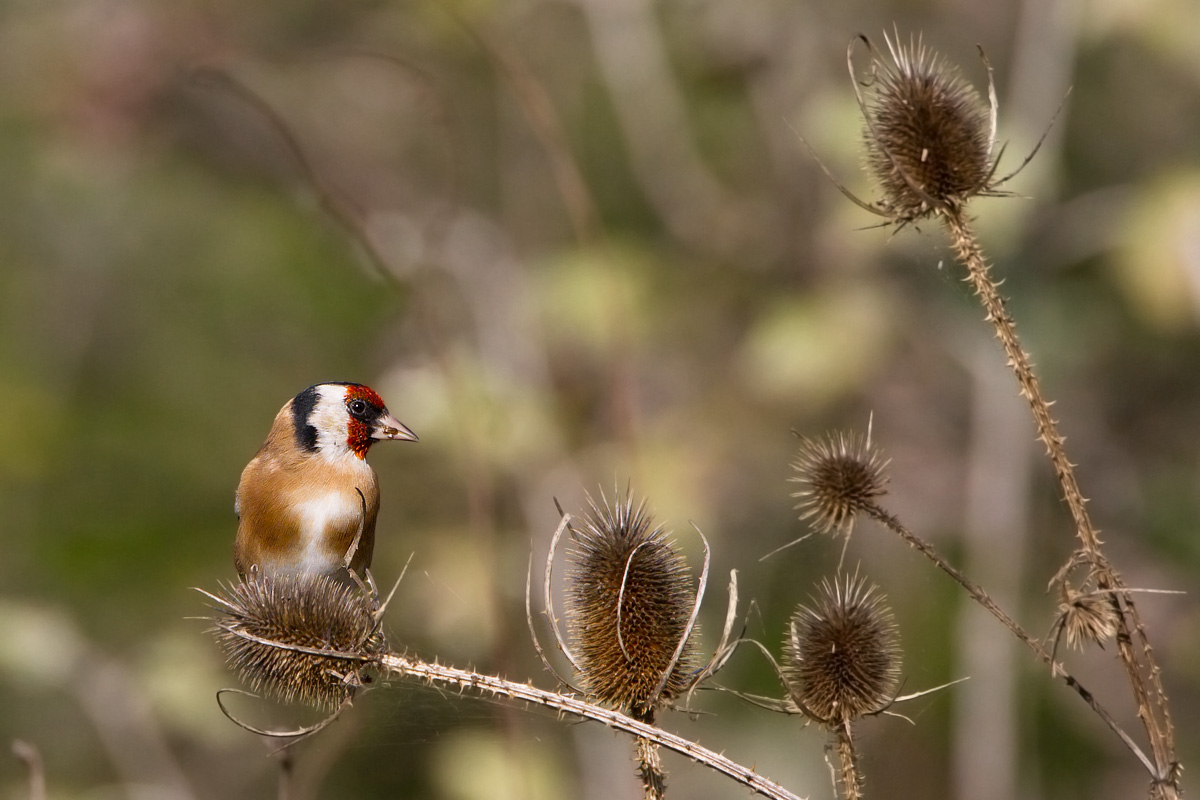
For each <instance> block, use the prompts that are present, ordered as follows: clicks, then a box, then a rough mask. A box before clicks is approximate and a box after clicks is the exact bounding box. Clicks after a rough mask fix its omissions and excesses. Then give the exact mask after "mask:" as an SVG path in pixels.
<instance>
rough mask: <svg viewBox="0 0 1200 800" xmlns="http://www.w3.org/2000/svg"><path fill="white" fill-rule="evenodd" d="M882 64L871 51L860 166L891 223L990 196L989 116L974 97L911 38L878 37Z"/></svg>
mask: <svg viewBox="0 0 1200 800" xmlns="http://www.w3.org/2000/svg"><path fill="white" fill-rule="evenodd" d="M885 39H886V41H887V48H888V53H889V55H890V56H891V58H890V59H889V58H886V57H884V56H883V55H882V54H880V53H879V52H877V51H875V50H873V49H872V50H871V78H870V79H868V80H869V81H870V83H869V85H868V87H867V92H866V97H865V99H863V101H862V102H863V109H862V110H863V115H864V117H865V122H866V124H865V127H864V131H863V136H864V139H865V141H866V148H867V154H866V165H867V171H868V172H869V173H870V175H871V177H873V178H874V179H875V181H876V182H877V183H878V184H879V187H880V189H881V191H882V193H883V199H882V202H881V204H880V205H881V206H882V208H883V210H884V211H885V212H886V213H887V214H888V215H889V216H891V217H892V218H893V220H894V221H897V222H908V221H914V220H918V219H922V218H924V217H929V216H932V215H934V214H936V213H938V212H940V211H943V210H958V209H961V208H962V207H963V206H964V205H965V204H966V202H967V201H968V200H970V199H971V198H972V197H974V196H976V195H978V194H982V193H987V192H988V191H989V190H990V188H991V187H990V183H991V180H992V175H993V172H994V170H995V164H994V162H993V160H992V147H993V143H994V142H993V136H994V133H993V130H992V115H991V111H990V110H989V108H988V106H987V105H985V104H984V102H983V100H982V99H981V98H980V96H979V93H978V92H976V91H975V89H974V88H973V87H972V86H971V85H970V84H968V83H967V82H966V81H965V80H963V78H962V77H961V76H960V75H959V73H958V72H957V70H955V69H954V67H952V66H951V65H949V64H947V63H946V62H945V61H944V60H943V59H942V58H941V57H940V56H938V55H937V54H936V53H934V52H933V51H931V50H928V49H926V47H925V45H924V44H923V43H922V42H921V41H920V39H917V40H916V41H911V40H910V42H909V44H908V46H907V47H905V46H903V45H901V44H900V43H899V41H893V40H892V39H890V38H887V37H886V36H885Z"/></svg>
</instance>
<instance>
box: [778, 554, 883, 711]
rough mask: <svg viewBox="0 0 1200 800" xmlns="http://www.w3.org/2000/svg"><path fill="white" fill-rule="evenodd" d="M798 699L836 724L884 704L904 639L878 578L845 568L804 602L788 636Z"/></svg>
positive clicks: (786, 673)
mask: <svg viewBox="0 0 1200 800" xmlns="http://www.w3.org/2000/svg"><path fill="white" fill-rule="evenodd" d="M782 671H783V677H784V681H785V682H786V684H787V691H788V695H789V698H790V699H791V701H792V702H793V703H794V704H795V705H796V706H797V708H799V709H800V710H801V711H802V712H803V713H804V714H806V715H808V716H810V717H811V718H813V719H815V720H816V721H817V722H820V723H822V724H823V725H826V726H827V727H830V728H838V727H839V726H841V725H843V724H845V723H847V722H850V721H851V720H854V719H857V718H858V717H861V716H863V715H864V714H872V713H875V712H878V711H881V710H883V709H884V708H886V707H887V706H888V704H889V703H891V702H892V699H893V695H894V693H895V691H896V687H897V683H898V681H899V677H900V643H899V638H898V636H897V633H896V623H895V621H894V619H893V618H892V612H891V609H889V608H888V607H887V600H886V598H885V597H884V596H883V595H882V594H880V593H879V592H878V588H877V587H876V586H875V585H873V584H868V583H867V582H866V580H864V579H861V578H859V577H858V576H857V575H855V576H852V577H851V576H846V575H843V576H841V577H839V578H836V579H835V580H834V581H833V582H832V583H830V582H829V580H828V579H826V580H825V581H823V582H822V583H821V590H820V596H819V597H816V598H813V599H812V603H811V604H810V605H808V606H804V605H801V606H799V607H797V609H796V612H795V613H794V614H793V615H792V619H791V622H790V624H789V625H788V630H787V635H786V636H785V639H784V643H783V665H782Z"/></svg>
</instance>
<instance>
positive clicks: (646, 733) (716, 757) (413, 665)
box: [379, 653, 798, 800]
mask: <svg viewBox="0 0 1200 800" xmlns="http://www.w3.org/2000/svg"><path fill="white" fill-rule="evenodd" d="M379 665H380V666H381V667H382V668H383V669H384V670H386V671H388V672H391V673H393V674H396V675H403V676H405V677H410V678H420V679H422V680H426V681H429V682H431V683H437V684H442V685H447V686H455V687H458V688H459V689H468V690H471V691H474V692H478V693H480V694H485V695H492V696H497V697H506V698H509V699H511V700H523V701H525V702H528V703H533V704H535V705H539V706H543V707H545V708H552V709H554V710H556V711H559V712H562V713H564V714H571V715H573V716H576V717H580V718H582V719H590V720H593V721H595V722H600V723H603V724H605V725H607V726H609V727H610V728H616V729H617V730H620V731H624V732H625V733H629V734H632V735H634V736H637V737H640V738H641V739H644V740H646V741H649V742H653V743H654V744H657V745H659V746H661V747H665V748H666V749H668V750H672V751H674V752H676V753H679V754H680V755H683V756H686V757H687V758H690V759H692V760H693V761H695V762H697V763H699V764H703V765H704V766H706V767H709V768H710V769H714V770H716V771H717V772H720V773H721V774H723V775H725V776H726V777H729V778H731V779H733V780H735V781H737V782H738V783H740V784H742V785H743V786H746V787H747V788H749V789H751V790H752V791H754V792H755V793H757V794H760V795H762V796H763V797H771V798H776V800H798V797H797V795H794V794H792V793H791V792H789V791H788V790H786V789H784V788H783V787H782V786H779V785H778V784H776V783H774V782H773V781H771V780H768V779H767V778H764V777H763V776H761V775H759V774H758V773H757V772H755V771H754V770H752V769H749V768H747V767H744V766H742V765H741V764H738V763H736V762H734V761H731V760H730V759H728V758H726V757H725V756H722V755H720V754H718V753H714V752H713V751H711V750H709V749H707V748H705V747H702V746H700V745H699V744H696V743H695V742H693V741H691V740H689V739H685V738H683V737H682V736H677V735H675V734H673V733H669V732H667V731H664V730H662V729H661V728H657V727H655V726H653V725H648V724H646V723H644V722H639V721H637V720H636V719H634V718H633V717H629V716H626V715H625V714H622V713H620V712H619V711H613V710H611V709H607V708H603V707H602V706H598V705H594V704H592V703H589V702H587V701H586V700H581V699H579V698H577V697H572V696H570V695H564V694H558V693H556V692H549V691H546V690H544V689H538V688H536V687H533V686H530V685H528V684H524V683H517V682H515V681H510V680H506V679H504V678H500V677H495V676H490V675H481V674H479V673H478V672H472V671H470V670H464V669H458V668H456V667H450V666H444V665H442V664H431V663H428V662H425V661H420V660H418V659H415V658H410V657H408V656H402V655H398V654H395V653H388V654H385V655H384V656H382V657H381V658H380V659H379Z"/></svg>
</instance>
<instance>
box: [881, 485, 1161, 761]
mask: <svg viewBox="0 0 1200 800" xmlns="http://www.w3.org/2000/svg"><path fill="white" fill-rule="evenodd" d="M864 511H865V512H866V513H867V514H869V515H870V516H871V517H872V518H873V519H874V520H876V521H877V522H879V523H880V524H882V525H884V526H885V527H887V528H888V529H889V530H891V531H892V532H893V533H896V534H897V535H899V536H900V538H902V539H903V540H904V541H906V542H908V543H909V545H911V546H912V547H913V548H914V549H916V550H917V551H918V552H920V553H921V555H923V556H925V557H926V558H928V559H929V560H930V561H932V562H933V563H934V564H935V565H936V566H937V567H938V569H940V570H942V571H943V572H945V573H946V574H947V575H949V576H950V577H951V578H953V579H954V580H955V581H956V582H957V583H958V584H959V585H960V586H962V587H963V588H964V589H966V590H967V594H969V595H970V596H971V598H972V599H973V600H975V602H977V603H979V605H981V606H983V607H984V608H985V609H987V611H988V613H990V614H991V615H992V616H993V617H995V618H996V619H997V620H999V622H1000V624H1001V625H1003V626H1004V627H1005V628H1007V629H1008V630H1009V631H1010V632H1011V633H1012V634H1013V636H1015V637H1017V639H1019V640H1020V641H1021V642H1022V643H1023V644H1024V645H1025V646H1026V647H1028V648H1029V649H1030V650H1032V651H1033V653H1034V655H1036V656H1037V657H1038V658H1039V659H1040V660H1042V661H1043V662H1044V663H1046V664H1047V665H1049V667H1050V671H1051V674H1053V675H1054V676H1055V677H1060V678H1062V679H1063V681H1064V682H1065V683H1066V684H1067V685H1068V686H1070V687H1071V688H1072V689H1073V690H1075V692H1076V693H1077V694H1078V695H1079V696H1080V697H1081V698H1082V699H1083V701H1084V702H1085V703H1087V704H1088V707H1089V708H1091V709H1092V710H1093V711H1094V712H1096V714H1097V716H1099V717H1100V719H1102V720H1103V721H1104V723H1105V724H1106V725H1107V726H1108V727H1109V728H1110V729H1111V730H1112V731H1113V733H1115V734H1116V735H1117V737H1118V738H1120V740H1121V741H1122V742H1124V743H1125V746H1126V747H1128V748H1129V751H1130V752H1131V753H1133V755H1134V756H1135V757H1136V758H1137V759H1138V761H1140V762H1142V766H1144V767H1145V768H1146V771H1147V772H1149V773H1150V775H1151V777H1152V778H1153V779H1154V780H1156V781H1159V780H1162V777H1163V776H1161V775H1160V772H1159V770H1158V769H1156V768H1155V766H1154V764H1153V763H1151V761H1150V759H1149V758H1148V757H1147V756H1146V754H1145V753H1144V752H1143V751H1142V749H1141V748H1140V747H1138V746H1137V743H1136V742H1134V741H1133V739H1131V738H1130V737H1129V734H1127V733H1125V731H1124V730H1122V729H1121V726H1120V725H1119V724H1117V721H1116V720H1115V719H1114V718H1113V716H1112V714H1110V713H1109V712H1108V709H1106V708H1105V707H1104V706H1103V705H1101V704H1100V701H1098V700H1096V698H1095V696H1094V695H1093V694H1092V693H1091V692H1090V691H1088V690H1087V689H1086V688H1085V687H1084V686H1083V684H1081V683H1080V682H1079V681H1078V680H1076V678H1075V677H1074V676H1073V675H1071V673H1069V672H1067V670H1066V668H1065V667H1064V666H1063V665H1062V664H1060V663H1058V662H1056V661H1055V660H1054V659H1053V658H1051V656H1050V654H1049V653H1048V652H1046V648H1044V647H1043V646H1042V644H1041V642H1039V641H1038V640H1037V639H1034V638H1033V637H1032V636H1030V635H1029V634H1028V633H1027V632H1026V631H1025V629H1024V628H1022V627H1021V625H1020V624H1018V623H1017V621H1016V620H1014V619H1013V618H1012V617H1010V616H1009V615H1008V614H1007V613H1006V612H1005V611H1004V610H1003V609H1002V608H1000V606H998V605H997V604H996V601H994V600H992V598H991V597H989V596H988V594H987V592H985V591H984V590H983V589H982V588H981V587H980V586H979V585H978V584H976V583H975V582H974V581H972V580H971V579H970V578H968V577H967V576H966V575H964V574H963V573H962V572H960V571H959V570H958V569H957V568H955V567H954V565H952V564H951V563H950V562H948V561H946V559H944V558H942V556H941V555H940V554H939V553H938V552H937V550H935V549H934V548H933V545H931V544H929V543H928V542H926V541H925V540H924V539H922V538H921V537H919V536H917V535H916V534H915V533H913V532H912V531H910V530H909V529H908V528H906V527H905V526H904V525H903V524H902V523H901V522H900V520H899V519H898V518H897V517H895V516H893V515H892V514H889V513H888V512H887V511H885V510H884V509H883V508H882V507H881V506H879V505H878V504H876V503H871V504H868V505H867V507H866V508H865V509H864Z"/></svg>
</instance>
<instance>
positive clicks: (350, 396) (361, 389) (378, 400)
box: [346, 383, 384, 409]
mask: <svg viewBox="0 0 1200 800" xmlns="http://www.w3.org/2000/svg"><path fill="white" fill-rule="evenodd" d="M346 399H347V400H366V401H367V402H368V403H370V404H371V405H373V406H375V407H376V408H380V409H381V408H383V407H384V405H383V398H382V397H380V396H379V395H377V394H375V390H374V389H372V388H371V387H370V386H363V385H362V384H361V383H352V384H350V385H349V386H347V387H346Z"/></svg>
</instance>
